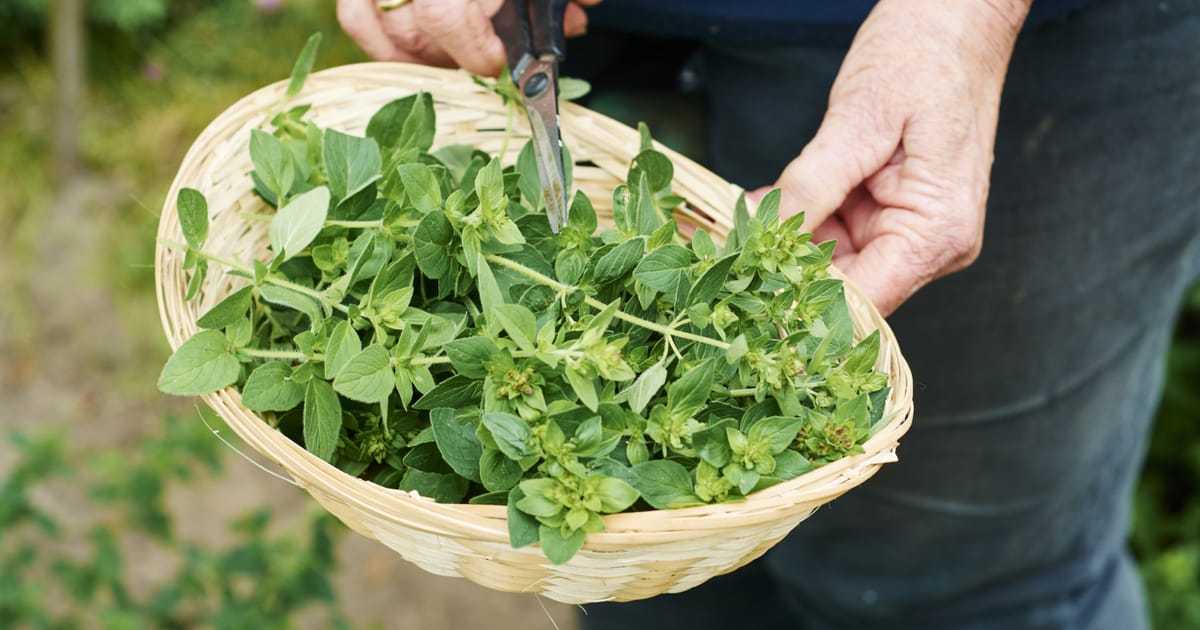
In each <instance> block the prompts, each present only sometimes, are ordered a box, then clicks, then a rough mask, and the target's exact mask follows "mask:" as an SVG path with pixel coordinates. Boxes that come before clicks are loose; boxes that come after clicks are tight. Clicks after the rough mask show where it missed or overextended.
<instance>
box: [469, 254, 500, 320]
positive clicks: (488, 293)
mask: <svg viewBox="0 0 1200 630" xmlns="http://www.w3.org/2000/svg"><path fill="white" fill-rule="evenodd" d="M477 271H478V277H476V278H475V281H476V284H477V285H478V289H479V306H480V308H482V309H483V312H484V313H491V312H492V311H494V310H496V307H498V306H500V305H502V304H504V302H505V300H504V294H503V293H501V292H500V285H499V284H496V276H494V275H493V274H492V268H491V267H489V266H488V264H487V263H486V262H484V261H483V259H482V258H480V259H479V263H478V270H477Z"/></svg>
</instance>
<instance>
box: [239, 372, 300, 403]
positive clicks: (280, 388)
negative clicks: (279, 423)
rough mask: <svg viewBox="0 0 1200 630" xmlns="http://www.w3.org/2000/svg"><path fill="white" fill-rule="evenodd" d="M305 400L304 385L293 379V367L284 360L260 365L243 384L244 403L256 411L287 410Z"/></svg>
mask: <svg viewBox="0 0 1200 630" xmlns="http://www.w3.org/2000/svg"><path fill="white" fill-rule="evenodd" d="M303 400H304V387H303V386H302V385H301V384H300V383H297V382H295V381H293V380H292V368H291V366H289V365H288V364H286V363H284V362H283V361H270V362H268V363H264V364H262V365H260V366H258V367H257V368H255V370H254V371H253V372H251V373H250V376H249V377H247V378H246V384H245V385H243V386H242V404H243V405H245V406H246V408H247V409H251V410H254V411H287V410H289V409H291V408H293V407H295V406H296V405H299V404H300V403H301V401H303Z"/></svg>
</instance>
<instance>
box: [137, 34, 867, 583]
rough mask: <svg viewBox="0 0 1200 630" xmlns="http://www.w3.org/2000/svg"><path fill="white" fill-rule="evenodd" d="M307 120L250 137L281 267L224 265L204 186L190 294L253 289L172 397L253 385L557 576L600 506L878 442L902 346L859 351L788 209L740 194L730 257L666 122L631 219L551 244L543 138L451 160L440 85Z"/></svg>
mask: <svg viewBox="0 0 1200 630" xmlns="http://www.w3.org/2000/svg"><path fill="white" fill-rule="evenodd" d="M309 59H310V61H309V65H311V54H309ZM303 65H304V64H303V61H302V62H301V63H300V64H298V68H299V69H300V70H298V73H299V74H301V76H300V80H299V82H297V81H296V80H293V88H294V89H293V90H292V91H291V93H293V94H294V93H295V92H296V91H298V89H299V85H300V83H302V82H303V76H302V75H303V74H304V73H307V69H305V68H303V67H302V66H303ZM506 89H507V88H505V86H503V85H500V86H499V87H498V91H500V92H501V93H503V92H504V91H505V90H506ZM306 111H307V107H303V106H302V107H296V108H293V109H291V110H288V111H286V112H284V113H282V114H280V115H278V116H277V117H276V118H275V119H274V121H273V127H274V129H273V132H271V133H268V132H265V131H258V130H255V131H253V132H252V134H253V135H252V137H251V139H250V157H251V159H252V161H253V164H254V172H253V173H251V175H250V177H252V178H253V182H254V186H255V188H256V190H257V191H258V193H259V194H260V195H261V197H262V198H263V199H264V200H265V201H266V203H268V204H270V205H271V206H274V207H276V208H277V209H278V210H277V212H275V213H274V214H273V215H266V216H248V217H247V219H248V220H262V221H270V230H269V235H270V236H269V241H270V252H269V254H268V253H267V252H263V256H262V258H263V260H261V261H260V260H255V261H251V262H246V263H243V262H240V261H235V260H228V259H226V258H224V257H221V256H218V255H214V254H212V253H209V252H207V251H205V249H204V246H205V241H206V238H207V233H208V208H207V204H206V201H205V198H204V196H203V195H202V194H201V193H199V192H198V191H196V190H192V189H184V190H182V191H181V192H180V194H179V197H178V204H177V206H178V213H179V220H180V224H181V226H182V231H183V235H184V237H185V240H186V243H168V245H169V246H173V247H177V248H179V249H182V250H186V257H187V260H186V263H185V267H186V268H187V269H189V270H190V271H191V273H192V278H191V283H190V286H189V299H191V297H192V295H194V294H195V293H196V292H197V291H198V289H199V287H200V283H201V282H202V279H203V276H204V275H205V272H206V270H207V267H208V265H209V264H217V265H220V266H221V267H224V268H226V269H227V270H228V273H230V274H232V275H234V276H238V277H240V278H242V279H243V280H244V283H245V284H244V286H243V287H242V288H241V289H239V290H237V291H235V292H233V293H232V294H230V295H229V296H228V297H226V298H225V299H224V300H222V301H221V302H219V303H218V304H217V305H215V306H214V307H212V308H211V309H209V310H208V311H207V312H206V313H204V314H203V315H202V316H201V317H200V318H199V320H198V324H199V326H200V327H201V328H203V329H204V330H203V331H202V332H199V333H197V334H196V335H194V336H193V337H191V338H190V339H188V340H187V341H186V342H184V343H183V344H182V345H181V346H180V347H179V348H178V349H177V350H176V351H175V353H174V354H173V355H172V356H171V358H170V359H169V360H168V362H167V364H166V366H165V367H164V369H163V371H162V374H161V377H160V379H159V382H158V386H159V388H160V389H161V390H162V391H164V392H166V393H170V394H177V395H197V394H205V393H208V392H212V391H216V390H219V389H222V388H225V387H228V386H230V385H235V386H237V387H238V388H239V389H240V392H241V400H242V403H243V404H244V405H245V406H246V407H248V408H249V409H252V410H254V411H257V412H262V413H263V416H264V418H265V419H266V420H267V421H268V422H271V423H272V424H273V425H274V426H276V427H278V428H279V430H281V431H282V432H283V433H284V434H286V435H287V436H289V437H291V438H292V439H293V440H295V441H297V442H298V443H302V444H303V445H304V446H305V447H306V448H307V449H308V450H309V451H311V452H312V453H314V454H315V455H317V456H319V457H321V458H323V459H325V460H326V461H329V462H331V463H332V464H333V465H335V466H337V467H338V468H340V469H341V470H343V471H345V472H346V473H348V474H350V475H354V476H358V477H361V478H364V479H369V480H371V481H374V482H375V483H378V484H380V485H383V486H387V487H391V488H399V489H402V490H406V491H415V492H417V493H419V494H420V495H421V496H425V497H431V498H433V499H436V500H437V501H442V502H464V501H467V502H470V503H480V504H499V505H507V506H508V523H509V533H510V539H511V542H512V544H513V545H514V546H523V545H528V544H532V543H534V542H539V543H540V544H541V546H542V549H543V550H544V552H545V554H546V556H547V557H548V558H549V559H550V560H551V561H552V562H554V563H562V562H565V561H567V560H569V559H570V558H571V557H572V556H573V555H574V554H575V552H576V551H577V550H578V549H579V548H580V546H581V545H582V544H583V541H584V537H585V535H586V534H587V533H592V532H599V531H602V530H603V529H604V521H603V520H602V519H601V518H600V516H601V515H603V514H611V513H615V512H621V511H626V510H641V509H666V508H676V507H682V506H690V505H701V504H706V503H714V502H722V501H735V500H739V499H742V498H743V497H745V496H746V495H748V494H750V493H752V492H754V491H755V490H758V489H761V488H764V487H767V486H770V485H772V484H776V483H779V482H781V481H784V480H787V479H791V478H793V477H796V476H797V475H800V474H802V473H804V472H806V471H809V470H811V469H812V468H814V467H816V466H819V465H821V464H823V463H827V462H830V461H833V460H835V459H838V458H840V457H842V456H845V455H847V454H852V453H856V452H861V451H862V448H861V444H862V442H863V441H864V440H865V439H866V437H867V435H868V434H869V432H870V429H871V427H872V426H873V425H875V424H877V423H879V422H880V420H881V416H882V414H883V409H884V403H885V399H886V396H887V392H888V387H887V377H886V375H884V374H882V373H879V372H877V371H875V370H874V364H875V362H876V357H877V354H878V352H879V336H878V333H874V334H872V335H870V336H869V337H867V338H866V339H864V340H862V341H861V342H860V343H858V344H857V345H855V344H854V340H853V332H852V326H851V318H850V314H849V312H848V309H847V306H846V302H845V298H844V294H843V287H842V283H841V282H840V281H839V280H837V279H833V278H830V277H829V274H828V266H829V264H830V258H831V254H832V246H833V244H832V243H822V244H820V245H817V244H814V243H812V242H811V240H810V238H811V236H810V235H808V234H802V233H800V232H799V227H800V225H801V221H802V219H801V217H799V216H796V217H791V218H788V219H786V220H780V218H779V216H778V205H779V193H778V191H775V192H773V193H771V194H769V195H767V196H766V198H764V199H763V201H762V203H761V204H760V205H759V207H758V210H757V212H756V215H755V216H753V217H751V216H750V215H749V213H748V212H747V209H746V205H745V202H744V200H742V201H739V203H738V205H737V207H736V213H735V225H734V228H733V229H732V231H730V233H729V235H728V236H727V237H726V239H725V242H724V244H723V245H718V244H717V243H715V242H714V241H713V239H712V237H711V236H710V235H709V234H708V233H707V232H705V231H704V230H702V229H700V230H696V231H695V232H694V234H693V235H692V236H691V238H690V241H688V240H686V239H684V238H683V237H682V236H681V235H680V233H679V231H678V230H677V227H676V224H675V222H674V220H673V218H672V210H673V209H674V208H675V207H677V206H678V205H679V204H681V203H683V199H681V198H680V197H678V196H675V195H674V194H673V193H672V191H671V182H672V178H673V167H672V165H671V162H670V160H669V159H668V158H667V157H666V156H665V155H664V154H662V153H661V152H658V151H656V150H654V149H653V148H652V145H651V142H650V139H649V135H648V133H647V132H646V131H645V129H644V127H643V134H642V143H641V151H640V153H638V155H637V156H636V157H635V158H634V160H633V161H632V164H631V166H630V168H629V171H628V177H627V184H625V185H621V186H618V187H617V188H616V190H615V191H614V192H613V197H612V200H613V212H612V219H613V223H614V225H613V227H612V228H611V229H606V230H604V231H601V232H600V233H599V234H597V233H596V232H597V228H598V221H597V216H596V212H595V211H594V209H593V207H592V204H591V202H590V201H589V200H588V198H587V196H585V195H584V194H583V193H581V192H577V193H575V195H574V199H573V201H572V203H571V207H570V220H569V223H568V225H567V226H565V227H564V229H563V230H562V231H561V233H559V234H554V233H552V232H551V231H550V228H549V224H548V221H547V219H546V216H545V213H544V211H543V200H542V194H541V186H540V183H539V181H538V176H537V169H536V168H535V165H534V161H533V155H532V149H531V147H530V146H528V145H527V146H525V148H524V149H523V150H522V151H521V153H520V156H519V157H518V159H517V160H516V163H515V164H512V165H508V166H505V165H503V164H502V163H501V161H500V159H499V158H497V157H494V156H492V155H488V154H487V153H485V152H482V151H480V150H478V149H476V148H473V147H469V146H461V145H449V146H443V147H441V148H439V149H437V150H434V149H433V148H432V147H433V145H434V128H435V125H434V107H433V101H432V99H431V98H430V96H429V95H428V94H416V95H413V96H409V97H406V98H402V99H399V100H397V101H394V102H391V103H389V104H387V105H386V106H384V107H383V108H382V109H380V110H379V111H378V113H376V114H375V115H374V116H373V117H372V118H371V120H370V123H369V124H368V125H367V129H366V135H365V137H359V136H354V135H349V134H345V133H342V132H340V131H337V130H335V129H321V128H319V127H317V126H316V125H315V124H313V123H312V122H311V121H307V120H305V119H304V115H305V114H306ZM567 163H568V164H569V163H570V160H568V161H567ZM569 178H570V170H569V169H568V187H569V186H570V181H569Z"/></svg>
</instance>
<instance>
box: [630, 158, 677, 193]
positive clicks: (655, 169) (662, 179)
mask: <svg viewBox="0 0 1200 630" xmlns="http://www.w3.org/2000/svg"><path fill="white" fill-rule="evenodd" d="M642 176H645V177H646V186H647V189H648V190H649V192H650V195H649V197H650V199H651V200H653V199H654V193H657V192H664V191H667V190H670V188H671V179H673V178H674V177H675V167H674V166H673V165H672V164H671V160H670V158H668V157H667V156H666V155H663V154H662V153H660V152H658V151H655V150H654V149H652V148H650V149H643V150H642V152H641V153H638V154H637V156H635V157H634V158H633V161H632V162H630V166H629V175H628V177H627V178H626V181H628V182H630V183H633V182H639V186H640V185H641V184H640V181H641V178H642ZM639 194H641V193H639Z"/></svg>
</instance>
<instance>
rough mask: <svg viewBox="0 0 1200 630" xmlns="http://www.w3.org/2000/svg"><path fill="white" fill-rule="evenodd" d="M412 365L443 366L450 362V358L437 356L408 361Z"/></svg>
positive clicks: (415, 358)
mask: <svg viewBox="0 0 1200 630" xmlns="http://www.w3.org/2000/svg"><path fill="white" fill-rule="evenodd" d="M408 362H409V363H411V364H412V365H442V364H446V363H449V362H450V357H448V356H445V355H437V356H433V357H413V358H412V359H409V361H408Z"/></svg>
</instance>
